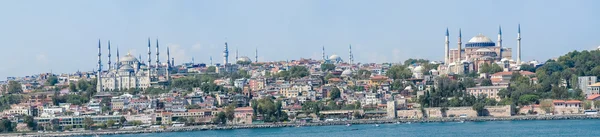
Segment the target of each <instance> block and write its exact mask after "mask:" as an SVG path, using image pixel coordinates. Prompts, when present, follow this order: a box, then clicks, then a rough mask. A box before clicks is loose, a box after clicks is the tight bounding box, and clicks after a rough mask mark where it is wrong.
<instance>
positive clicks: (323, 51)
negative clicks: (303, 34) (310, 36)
mask: <svg viewBox="0 0 600 137" xmlns="http://www.w3.org/2000/svg"><path fill="white" fill-rule="evenodd" d="M322 53H323V61H326V60H327V58H325V45H323V50H322Z"/></svg>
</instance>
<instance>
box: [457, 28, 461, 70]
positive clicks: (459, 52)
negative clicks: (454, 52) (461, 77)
mask: <svg viewBox="0 0 600 137" xmlns="http://www.w3.org/2000/svg"><path fill="white" fill-rule="evenodd" d="M461 57H462V31H461V30H460V29H458V56H457V58H456V62H458V63H460V60H461Z"/></svg>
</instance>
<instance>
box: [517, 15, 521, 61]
mask: <svg viewBox="0 0 600 137" xmlns="http://www.w3.org/2000/svg"><path fill="white" fill-rule="evenodd" d="M517 64H518V65H520V64H521V24H520V23H519V26H518V28H517Z"/></svg>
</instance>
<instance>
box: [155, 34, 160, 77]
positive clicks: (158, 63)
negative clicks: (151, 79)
mask: <svg viewBox="0 0 600 137" xmlns="http://www.w3.org/2000/svg"><path fill="white" fill-rule="evenodd" d="M158 49H159V48H158V39H156V67H154V69H156V75H157V76H158V67H160V60H159V59H160V56H158V55H159V54H158Z"/></svg>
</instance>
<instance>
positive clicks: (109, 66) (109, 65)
mask: <svg viewBox="0 0 600 137" xmlns="http://www.w3.org/2000/svg"><path fill="white" fill-rule="evenodd" d="M110 59H111V58H110V40H109V41H108V62H107V63H108V70H111V69H112V65H111V64H110V63H111V62H110Z"/></svg>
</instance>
